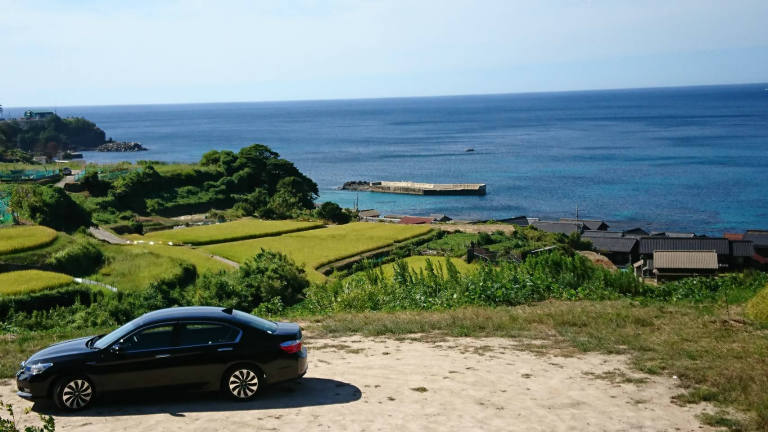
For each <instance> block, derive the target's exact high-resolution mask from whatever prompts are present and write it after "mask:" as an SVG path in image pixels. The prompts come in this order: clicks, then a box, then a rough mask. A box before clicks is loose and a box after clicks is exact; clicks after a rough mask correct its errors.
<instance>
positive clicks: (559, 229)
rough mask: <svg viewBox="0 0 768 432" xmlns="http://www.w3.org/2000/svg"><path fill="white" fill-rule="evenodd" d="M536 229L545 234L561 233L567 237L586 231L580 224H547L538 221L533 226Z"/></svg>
mask: <svg viewBox="0 0 768 432" xmlns="http://www.w3.org/2000/svg"><path fill="white" fill-rule="evenodd" d="M531 225H532V226H533V227H534V228H536V229H538V230H541V231H544V232H550V233H561V234H565V235H570V234H572V233H579V234H581V232H582V231H583V230H584V225H582V224H580V223H570V222H545V221H537V222H534V223H532V224H531Z"/></svg>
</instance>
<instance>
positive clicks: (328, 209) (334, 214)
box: [317, 201, 350, 224]
mask: <svg viewBox="0 0 768 432" xmlns="http://www.w3.org/2000/svg"><path fill="white" fill-rule="evenodd" d="M317 217H319V218H320V219H323V220H327V221H330V222H333V223H335V224H345V223H348V222H349V220H350V216H349V214H347V213H346V212H344V210H343V209H342V208H341V207H340V206H339V205H338V204H336V203H335V202H331V201H326V202H324V203H322V204H320V207H318V209H317Z"/></svg>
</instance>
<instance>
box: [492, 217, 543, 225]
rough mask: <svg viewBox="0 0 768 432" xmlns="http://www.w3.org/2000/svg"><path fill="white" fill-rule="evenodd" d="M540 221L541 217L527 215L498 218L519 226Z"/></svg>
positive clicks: (500, 220) (502, 221)
mask: <svg viewBox="0 0 768 432" xmlns="http://www.w3.org/2000/svg"><path fill="white" fill-rule="evenodd" d="M538 221H539V218H529V217H527V216H516V217H511V218H506V219H499V220H497V222H501V223H506V224H511V225H517V226H528V225H531V224H532V223H533V222H538Z"/></svg>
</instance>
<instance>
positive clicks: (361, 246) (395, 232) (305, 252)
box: [203, 222, 431, 282]
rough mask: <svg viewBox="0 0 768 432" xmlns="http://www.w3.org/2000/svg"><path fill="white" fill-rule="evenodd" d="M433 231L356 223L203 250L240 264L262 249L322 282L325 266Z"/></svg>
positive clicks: (207, 247)
mask: <svg viewBox="0 0 768 432" xmlns="http://www.w3.org/2000/svg"><path fill="white" fill-rule="evenodd" d="M430 229H431V228H430V227H429V226H425V225H396V224H380V223H365V222H356V223H350V224H347V225H338V226H330V227H328V228H321V229H316V230H311V231H303V232H296V233H291V234H285V235H281V236H278V237H265V238H259V239H253V240H244V241H238V242H232V243H221V244H215V245H209V246H205V247H203V249H205V250H207V251H209V252H211V253H213V254H214V255H220V256H223V257H225V258H229V259H231V260H233V261H237V262H240V263H242V262H244V261H245V260H246V259H248V258H250V257H252V256H253V255H255V254H256V253H257V252H258V251H259V250H261V249H268V250H273V251H278V252H282V253H284V254H286V255H288V256H289V257H291V258H292V259H293V260H294V261H296V263H297V264H298V265H300V266H303V267H304V268H305V270H306V271H307V277H308V278H309V279H310V280H312V281H316V282H321V281H323V280H325V276H323V275H322V274H321V273H319V272H317V271H315V269H316V268H318V267H320V266H322V265H324V264H328V263H331V262H335V261H339V260H342V259H344V258H349V257H352V256H355V255H357V254H361V253H364V252H369V251H372V250H375V249H379V248H383V247H386V246H389V245H391V244H392V243H394V242H400V241H404V240H408V239H410V238H413V237H417V236H420V235H423V234H426V233H427V232H429V231H430Z"/></svg>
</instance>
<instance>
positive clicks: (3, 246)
mask: <svg viewBox="0 0 768 432" xmlns="http://www.w3.org/2000/svg"><path fill="white" fill-rule="evenodd" d="M56 237H57V233H56V231H54V230H52V229H50V228H48V227H44V226H39V225H31V226H10V227H5V228H0V255H3V254H12V253H19V252H24V251H28V250H31V249H37V248H41V247H44V246H47V245H49V244H51V243H53V242H54V240H56Z"/></svg>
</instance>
